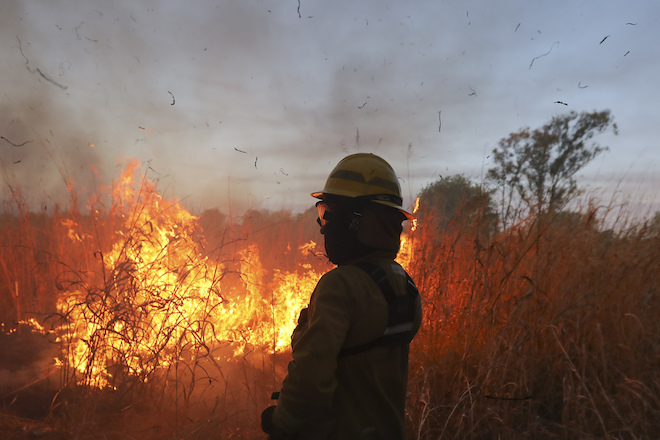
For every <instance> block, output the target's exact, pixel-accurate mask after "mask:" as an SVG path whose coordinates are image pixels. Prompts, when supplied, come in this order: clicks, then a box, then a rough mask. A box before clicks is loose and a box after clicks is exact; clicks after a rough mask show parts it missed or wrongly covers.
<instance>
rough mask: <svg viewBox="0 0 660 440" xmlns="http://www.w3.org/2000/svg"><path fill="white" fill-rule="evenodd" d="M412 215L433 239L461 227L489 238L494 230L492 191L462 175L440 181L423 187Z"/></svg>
mask: <svg viewBox="0 0 660 440" xmlns="http://www.w3.org/2000/svg"><path fill="white" fill-rule="evenodd" d="M419 198H420V199H419V208H418V209H417V211H416V213H415V215H416V216H417V218H418V222H419V224H421V225H424V227H425V228H432V230H434V234H433V235H436V236H442V235H444V234H446V233H448V232H455V231H456V230H458V229H461V228H470V229H474V228H478V229H479V233H480V235H483V234H486V235H489V234H491V233H492V232H494V231H495V230H496V228H497V215H496V214H495V210H494V208H493V203H492V199H491V192H490V191H487V190H484V189H483V188H481V187H480V186H478V185H475V184H473V183H472V182H471V181H470V180H469V179H467V178H465V177H464V176H461V175H456V176H450V177H448V178H444V179H440V180H438V181H436V182H434V183H432V184H431V185H429V186H427V187H426V188H424V189H423V190H422V192H421V194H420V196H419Z"/></svg>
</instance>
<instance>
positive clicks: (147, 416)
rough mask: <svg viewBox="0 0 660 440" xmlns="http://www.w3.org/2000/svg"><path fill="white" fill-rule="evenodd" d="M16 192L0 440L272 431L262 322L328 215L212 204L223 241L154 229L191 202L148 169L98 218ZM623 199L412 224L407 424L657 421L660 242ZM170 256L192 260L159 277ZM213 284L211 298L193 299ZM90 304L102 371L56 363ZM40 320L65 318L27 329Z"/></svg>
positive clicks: (4, 235)
mask: <svg viewBox="0 0 660 440" xmlns="http://www.w3.org/2000/svg"><path fill="white" fill-rule="evenodd" d="M13 194H14V200H13V201H10V202H11V204H12V208H11V212H12V213H11V214H3V215H2V217H1V218H0V221H1V223H0V238H1V239H2V241H1V242H2V247H1V248H0V271H1V272H0V273H2V274H3V276H2V277H0V321H1V322H4V323H5V324H4V329H3V330H4V332H2V333H1V334H0V348H1V349H2V353H3V359H2V361H0V362H1V363H0V378H2V380H1V381H0V393H1V395H0V397H1V399H0V400H1V401H2V403H3V409H2V411H0V434H1V435H0V436H1V437H2V438H7V439H27V438H43V439H59V438H67V439H70V438H75V439H96V438H98V439H101V438H103V439H133V438H134V439H169V438H171V439H175V438H176V439H190V440H194V439H202V438H221V439H251V438H262V435H261V433H260V432H259V427H258V416H259V413H260V412H261V410H262V409H263V408H264V407H265V406H266V405H267V404H268V401H269V397H268V396H269V394H270V391H272V390H273V389H274V388H276V387H277V385H278V383H279V381H280V380H281V378H282V376H283V375H284V373H285V371H284V368H285V365H286V361H287V359H288V355H287V354H286V353H284V354H279V355H272V354H266V353H265V352H263V351H260V350H259V349H258V347H255V346H254V345H250V344H248V343H247V342H248V340H249V338H250V337H251V335H252V333H256V332H257V330H255V327H254V325H256V324H257V323H258V322H257V321H260V322H262V323H263V322H264V321H266V322H268V323H269V324H268V325H270V326H271V327H272V328H271V331H272V332H273V334H275V332H276V330H277V329H276V328H275V327H276V325H275V324H273V322H274V314H273V313H274V312H273V311H272V310H273V308H274V307H275V305H276V300H275V298H274V297H273V296H271V293H272V292H275V291H277V287H278V283H281V282H283V280H284V279H286V278H287V277H285V276H283V275H282V272H283V271H285V270H286V271H293V270H294V269H295V268H296V267H299V266H300V262H301V260H304V261H302V262H304V263H306V264H307V265H310V266H312V267H313V268H316V269H318V270H322V269H323V268H324V266H323V263H322V261H320V260H319V259H318V258H317V256H315V255H313V254H309V255H307V258H306V259H305V258H303V257H300V255H297V256H296V255H295V253H294V252H293V251H288V250H287V251H282V250H283V249H294V250H296V249H297V248H298V247H299V246H301V245H303V244H305V243H306V242H308V241H309V239H310V233H308V232H306V231H307V229H303V228H302V227H299V225H302V224H306V223H304V222H307V223H312V225H311V227H309V225H307V226H306V228H307V227H309V230H314V225H313V221H314V218H313V217H311V218H308V216H306V215H304V216H293V215H291V214H290V213H287V212H279V213H267V212H251V213H249V214H248V215H246V217H244V218H243V219H241V220H240V221H237V220H236V219H231V218H226V217H223V216H221V215H220V214H219V213H215V214H213V213H210V214H208V215H207V216H204V215H203V216H202V217H201V218H200V223H204V222H205V223H204V226H205V231H213V234H212V235H213V236H208V237H205V236H203V234H202V233H201V232H200V230H199V229H195V230H194V231H193V230H187V229H186V227H187V226H186V224H184V223H179V226H178V228H179V229H178V232H177V234H174V233H172V235H171V236H170V237H169V238H168V239H167V240H165V241H162V242H161V241H158V240H157V239H155V238H154V236H153V235H152V232H153V230H154V229H156V228H157V227H159V224H158V221H157V220H155V219H153V218H151V219H150V220H146V219H145V218H143V217H141V216H140V215H139V213H140V212H142V209H147V208H149V205H150V204H152V203H156V202H157V204H158V206H159V209H158V212H159V213H160V214H161V215H162V216H163V217H167V216H168V215H170V214H171V212H172V210H174V209H175V208H176V207H175V206H174V205H173V204H172V203H170V202H168V201H164V200H162V199H160V198H158V197H157V193H156V192H155V187H153V186H149V185H147V186H145V185H144V181H143V182H142V184H141V185H139V186H138V188H137V192H136V193H135V194H134V196H135V197H136V199H134V200H133V201H131V203H125V202H120V201H119V199H114V202H112V203H111V204H110V205H109V206H108V207H107V208H106V207H104V206H102V204H101V203H100V202H99V204H98V205H96V207H95V209H94V210H92V211H91V213H89V214H84V215H83V214H81V213H80V212H79V211H78V210H73V209H72V210H67V211H57V212H54V213H50V214H48V215H45V214H43V215H42V214H39V215H37V214H34V213H30V212H28V211H27V210H26V209H25V206H24V204H22V203H21V198H20V194H19V192H18V191H14V193H13ZM136 207H137V209H136ZM127 208H130V210H129V211H126V209H127ZM127 212H131V213H133V215H134V216H133V217H130V216H129V217H128V219H129V220H130V219H131V218H132V219H133V220H132V221H127V217H126V213H127ZM606 214H607V213H606V212H601V211H599V210H596V209H591V208H586V209H584V210H583V212H582V213H580V214H576V215H565V214H561V215H555V216H544V217H543V218H537V217H535V216H530V217H528V218H526V219H525V220H524V221H522V222H520V223H518V224H516V225H515V226H513V227H511V228H509V229H507V230H506V231H503V232H499V233H498V234H496V235H495V234H493V233H492V230H491V229H487V228H486V229H485V228H484V227H481V226H480V223H479V222H478V221H475V220H474V216H472V217H471V220H470V221H469V222H461V217H460V216H458V217H456V218H455V220H454V222H453V223H452V224H451V225H450V226H449V227H447V228H446V229H444V230H443V231H438V230H437V229H435V228H434V224H433V221H432V220H430V219H427V221H426V222H425V224H422V225H420V226H419V227H418V228H417V229H416V230H415V231H414V232H413V233H412V241H413V257H414V261H415V264H414V265H412V266H411V267H410V270H411V272H412V273H413V276H414V278H415V280H416V282H417V284H418V286H419V287H420V291H421V292H422V295H423V297H424V311H425V321H424V326H423V328H422V331H421V332H420V334H419V335H418V337H417V338H416V339H415V341H414V343H413V347H412V355H411V380H410V386H409V406H408V422H409V437H410V438H415V439H434V440H435V439H458V438H462V439H520V438H530V439H573V438H583V439H589V438H594V439H595V438H612V439H614V438H619V439H647V438H653V437H654V436H655V435H656V433H657V432H660V422H659V421H660V323H659V321H658V319H657V316H660V302H659V298H658V294H659V292H658V289H659V288H660V287H659V286H660V237H659V236H658V235H657V231H654V230H651V229H649V228H646V227H645V226H644V225H641V226H634V225H630V224H628V225H626V226H625V227H620V228H618V229H616V230H605V228H604V226H603V218H604V216H605V215H606ZM220 221H222V223H223V224H222V227H219V226H218V225H217V224H216V228H215V229H214V228H213V225H214V222H216V223H217V222H220ZM489 221H490V220H489ZM486 230H487V231H490V232H487V233H485V232H484V231H486ZM117 231H121V234H120V235H118V234H117ZM301 231H303V232H301ZM207 233H208V232H207ZM184 235H185V236H186V237H187V238H190V239H193V238H194V240H188V239H186V240H183V239H181V237H183V236H184ZM119 237H123V239H122V240H118V238H119ZM177 237H178V238H177ZM117 243H119V244H117ZM148 248H154V249H156V256H155V257H154V258H152V259H151V260H149V263H148V267H149V268H150V270H148V271H146V272H140V271H138V270H136V268H135V261H136V260H135V258H136V256H137V258H138V259H142V260H146V258H147V256H146V252H147V249H148ZM278 250H279V251H278ZM250 252H252V253H258V254H259V256H260V258H256V259H255V258H254V255H252V256H251V254H250ZM111 256H112V261H113V263H112V264H107V263H108V261H109V259H110V258H111ZM129 256H131V257H130V258H129ZM203 256H204V257H203ZM181 257H183V258H181ZM205 257H211V260H212V261H213V262H214V264H213V265H209V264H208V262H207V261H206V260H203V258H205ZM259 260H260V261H261V266H260V265H259V264H257V262H258V261H259ZM308 267H309V266H308ZM165 269H166V270H165ZM158 271H161V272H162V271H165V272H168V273H170V272H173V273H176V274H178V275H177V277H175V278H174V279H169V278H168V279H167V280H166V279H165V277H160V278H158V279H155V280H154V279H153V278H150V277H149V276H148V274H153V273H154V272H158ZM196 283H197V284H196ZM199 283H206V284H204V285H205V286H207V287H208V289H207V292H208V291H210V292H214V291H216V292H217V298H216V300H214V301H211V300H210V299H209V298H210V297H209V295H207V294H202V293H200V292H201V290H200V288H199V285H200V284H199ZM214 289H215V290H214ZM202 290H203V289H202ZM72 292H75V294H72ZM163 292H169V293H168V295H167V296H165V295H164V293H163ZM246 292H249V295H248V296H245V293H246ZM205 295H206V296H205ZM232 295H237V296H232ZM241 295H243V296H241ZM255 296H259V297H261V298H266V299H268V301H266V302H265V303H264V304H265V307H264V309H263V314H262V315H257V316H256V317H255V318H254V320H253V321H252V323H251V324H250V326H248V327H235V328H233V329H232V331H233V333H232V334H233V338H232V339H233V340H231V341H230V340H229V339H228V338H227V336H226V333H223V336H218V334H219V333H218V332H217V331H216V330H214V328H216V327H218V326H219V325H220V322H219V319H220V318H218V315H217V314H216V313H217V312H218V310H220V309H221V308H222V307H224V305H226V304H227V303H228V302H229V303H231V302H232V301H233V302H236V301H243V302H245V301H247V298H250V297H255ZM64 297H66V298H69V301H68V302H62V298H64ZM204 298H206V303H205V306H204V307H202V308H201V309H199V310H196V311H195V312H194V313H192V312H190V311H185V310H183V309H181V308H180V307H179V306H180V305H182V304H184V303H187V302H190V301H193V300H194V301H199V300H201V299H204ZM237 298H239V299H237ZM240 298H242V299H240ZM269 301H270V302H269ZM58 304H59V307H58ZM63 305H64V306H63ZM191 313H192V314H191ZM293 313H296V311H294V312H293ZM81 316H84V317H85V320H84V322H85V323H88V324H89V323H93V324H94V331H93V332H91V333H89V335H88V336H89V337H88V338H87V339H86V340H85V341H86V342H85V344H86V346H87V347H88V348H89V350H88V351H87V356H88V357H87V358H80V359H85V362H86V363H85V364H84V365H86V366H87V368H81V369H80V368H77V366H76V365H75V364H71V363H66V362H65V363H64V365H63V366H62V367H59V368H55V367H54V365H53V362H52V361H51V360H52V358H53V357H54V356H57V355H59V357H60V358H61V359H66V358H67V354H70V353H71V351H72V350H74V349H75V347H76V345H75V338H74V337H73V336H74V335H72V334H69V335H68V336H67V331H69V332H71V331H73V330H72V329H73V327H70V326H69V325H75V324H76V323H80V322H82V321H81V320H80V319H81V318H80V317H81ZM164 317H169V318H172V319H173V320H172V321H167V320H165V318H164ZM28 318H35V319H36V320H37V321H38V322H40V323H42V324H44V325H45V327H46V328H45V330H49V329H53V330H56V332H55V333H49V334H46V335H44V334H43V333H41V332H36V331H33V330H32V328H31V326H23V327H21V326H18V327H21V328H20V329H19V328H18V327H17V325H16V324H15V323H16V322H17V321H20V320H25V319H28ZM119 322H120V323H121V325H118V324H117V323H119ZM162 322H169V324H167V325H162V324H161V323H162ZM65 324H66V325H65ZM12 329H13V331H12V332H10V330H12ZM210 330H212V331H210ZM46 333H48V332H46ZM56 336H59V337H60V339H59V341H56V340H55V337H56ZM113 340H114V341H115V342H117V341H121V342H122V343H121V344H117V343H115V342H113V343H111V341H113ZM153 341H157V343H153ZM241 341H244V342H246V344H245V345H244V348H245V350H243V351H242V352H241V353H242V354H239V355H236V354H235V352H234V349H235V348H236V343H237V342H238V343H240V342H241ZM147 344H152V345H151V347H150V350H146V351H145V350H142V349H140V350H138V348H140V347H142V348H144V346H145V345H147ZM145 353H147V354H145ZM94 368H105V369H106V370H107V371H108V372H110V373H111V375H109V376H105V378H106V379H108V382H109V385H110V386H109V387H106V388H103V389H100V388H99V387H98V385H100V383H99V382H98V381H99V380H101V378H103V377H104V376H98V375H96V374H95V371H94Z"/></svg>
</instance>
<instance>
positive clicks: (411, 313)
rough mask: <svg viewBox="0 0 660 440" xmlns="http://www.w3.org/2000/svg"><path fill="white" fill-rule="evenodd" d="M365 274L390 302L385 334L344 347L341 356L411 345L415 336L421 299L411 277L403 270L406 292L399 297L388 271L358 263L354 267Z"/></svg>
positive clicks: (370, 264)
mask: <svg viewBox="0 0 660 440" xmlns="http://www.w3.org/2000/svg"><path fill="white" fill-rule="evenodd" d="M355 266H356V267H359V268H360V269H362V270H363V271H365V272H366V273H367V274H368V275H369V276H370V277H371V279H372V280H374V282H375V283H376V284H377V285H378V288H379V289H380V291H381V293H382V294H383V297H385V300H386V301H387V314H388V316H387V326H386V327H385V331H384V332H383V334H382V335H381V336H380V337H378V338H376V339H374V340H372V341H369V342H366V343H364V344H361V345H358V346H355V347H350V348H344V349H342V350H341V351H340V352H339V356H340V357H343V356H350V355H354V354H357V353H362V352H364V351H367V350H371V349H372V348H374V347H378V346H381V345H403V344H409V343H410V341H412V339H413V337H414V336H415V334H414V332H413V328H414V323H415V302H416V300H417V297H418V296H419V290H417V287H416V286H415V283H414V282H413V280H412V278H410V275H408V273H407V272H405V271H404V273H405V274H406V277H407V279H408V281H407V292H406V294H405V295H399V296H397V295H396V293H395V292H394V288H393V287H392V284H391V283H390V281H389V279H388V278H387V273H386V272H385V270H384V269H383V268H382V267H380V266H378V265H377V264H373V263H366V262H365V263H359V264H356V265H355Z"/></svg>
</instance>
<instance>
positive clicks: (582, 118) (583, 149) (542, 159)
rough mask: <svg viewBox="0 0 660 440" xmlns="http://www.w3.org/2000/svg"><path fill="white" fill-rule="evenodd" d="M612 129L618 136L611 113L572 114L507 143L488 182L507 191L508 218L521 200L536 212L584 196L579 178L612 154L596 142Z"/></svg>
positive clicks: (513, 135)
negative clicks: (589, 166)
mask: <svg viewBox="0 0 660 440" xmlns="http://www.w3.org/2000/svg"><path fill="white" fill-rule="evenodd" d="M610 125H612V127H613V129H614V134H615V135H616V134H618V130H617V126H616V124H614V123H613V116H611V114H610V111H609V110H604V111H601V112H597V111H594V112H591V113H588V112H582V113H579V114H578V113H576V112H570V113H568V114H565V115H560V116H555V117H553V118H552V120H551V121H550V122H549V123H547V124H545V125H544V126H542V127H541V128H537V129H535V130H530V129H529V127H527V128H523V129H521V130H520V131H518V132H516V133H511V134H510V135H509V136H508V137H506V138H504V139H501V140H500V141H499V146H498V147H497V148H495V149H494V150H493V154H494V163H495V166H494V167H493V168H491V169H489V170H488V174H487V179H488V180H489V181H491V182H493V183H494V184H496V185H497V186H498V187H499V188H500V189H501V191H502V196H503V205H504V212H503V216H504V217H506V218H508V217H509V215H510V214H511V212H510V209H511V206H512V200H514V198H515V196H517V197H519V199H520V200H522V201H523V202H524V203H525V204H526V205H527V206H528V207H530V208H531V207H534V206H538V212H539V213H541V212H549V211H551V210H559V209H561V208H562V207H563V206H565V204H566V203H567V202H568V201H570V200H571V199H572V198H573V197H575V195H576V194H577V193H578V188H577V183H576V181H575V178H574V176H575V174H576V173H577V172H578V171H579V170H580V169H581V168H583V167H584V166H585V165H586V164H587V163H589V162H590V161H591V160H593V159H594V158H595V157H596V156H597V155H599V154H600V153H602V152H603V151H606V150H607V147H602V146H600V145H599V144H597V143H596V142H590V140H591V138H592V137H593V136H594V135H596V134H598V133H602V132H604V131H605V130H606V129H607V128H608V127H609V126H610Z"/></svg>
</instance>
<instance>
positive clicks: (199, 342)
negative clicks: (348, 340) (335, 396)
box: [57, 162, 319, 387]
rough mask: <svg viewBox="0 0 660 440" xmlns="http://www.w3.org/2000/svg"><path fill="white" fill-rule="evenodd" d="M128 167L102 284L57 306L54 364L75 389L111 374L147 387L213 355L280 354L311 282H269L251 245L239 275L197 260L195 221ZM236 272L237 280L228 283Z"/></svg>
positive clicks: (111, 379)
mask: <svg viewBox="0 0 660 440" xmlns="http://www.w3.org/2000/svg"><path fill="white" fill-rule="evenodd" d="M136 169H137V163H136V162H133V163H131V164H129V165H128V166H127V167H126V169H125V171H124V172H123V173H122V175H121V179H120V182H119V184H118V185H117V186H116V187H115V188H114V189H113V201H114V204H113V206H116V207H118V210H119V211H120V212H121V215H122V217H123V228H122V229H121V230H120V231H118V232H117V241H116V242H115V243H114V245H113V247H112V249H111V250H110V251H109V252H108V253H107V254H105V255H101V259H102V264H103V271H102V282H100V283H80V284H79V285H77V286H76V288H75V289H71V290H70V291H68V292H67V293H66V294H65V295H63V296H62V297H61V298H60V300H59V301H58V304H57V308H58V311H59V313H60V314H62V316H64V317H66V325H64V326H62V327H61V328H60V334H61V338H62V339H63V340H64V341H65V342H66V344H65V346H66V347H68V352H67V353H66V354H65V355H64V356H63V359H61V362H62V364H66V365H68V366H69V367H70V368H71V369H72V370H73V371H74V372H75V373H74V374H75V376H76V380H77V381H78V382H79V383H84V384H86V385H92V386H98V387H105V386H114V385H113V383H115V381H116V380H118V378H119V377H120V376H130V377H137V378H139V379H141V380H143V381H147V380H149V379H150V378H151V377H152V376H153V374H154V373H156V372H157V371H160V370H167V369H168V368H169V367H170V366H172V365H173V364H174V363H176V362H180V361H182V362H188V363H194V362H196V361H197V359H198V358H199V357H207V358H208V357H213V358H214V359H215V360H218V359H220V356H219V355H218V354H217V351H216V349H217V348H223V347H230V348H232V350H233V352H234V355H236V354H239V353H243V352H244V351H245V350H246V349H250V350H253V349H258V350H262V351H265V352H271V353H272V352H281V351H284V350H287V349H288V347H289V344H290V335H291V333H292V331H293V329H294V327H295V324H296V317H297V314H298V312H299V311H300V310H301V309H302V308H303V307H304V306H305V305H306V303H307V302H308V299H309V295H310V293H311V291H312V289H313V287H314V285H315V284H316V282H317V281H318V278H319V275H318V274H316V273H315V272H313V271H311V270H309V268H307V269H306V270H305V271H303V272H302V273H288V272H279V271H275V275H274V277H273V280H272V281H271V282H270V283H269V282H268V280H266V279H265V271H264V269H263V267H262V265H261V262H260V259H259V254H258V250H257V249H256V246H254V245H251V246H248V247H247V248H246V249H243V250H242V251H240V253H239V261H240V268H239V269H238V271H236V270H234V269H232V270H230V269H229V268H228V267H227V266H226V264H223V263H221V262H217V261H212V260H210V259H209V258H208V257H204V256H202V253H201V251H200V248H199V245H198V243H197V242H195V241H194V240H193V232H194V230H195V229H196V227H197V223H196V221H197V218H196V217H195V216H193V215H191V214H190V213H189V212H188V211H187V210H185V209H184V208H183V207H182V206H180V205H179V204H178V203H177V202H173V201H167V200H164V199H163V197H162V196H161V195H159V194H158V193H157V192H156V191H155V186H154V184H153V183H151V182H150V181H148V180H144V181H143V182H142V184H141V186H140V188H139V190H137V189H135V188H134V187H133V186H132V185H133V174H134V173H135V170H136ZM66 224H67V225H69V226H72V227H73V226H75V223H74V222H68V223H66ZM69 236H70V238H71V239H72V240H80V239H81V238H80V236H79V235H78V234H76V233H70V235H69ZM314 246H315V243H308V244H306V245H304V246H303V247H302V248H301V250H303V251H308V250H309V249H311V248H312V247H314ZM235 272H238V275H239V279H240V282H238V283H237V282H234V283H232V282H231V281H230V280H231V277H230V276H229V275H231V274H232V273H235ZM234 279H236V277H235V278H234Z"/></svg>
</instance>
